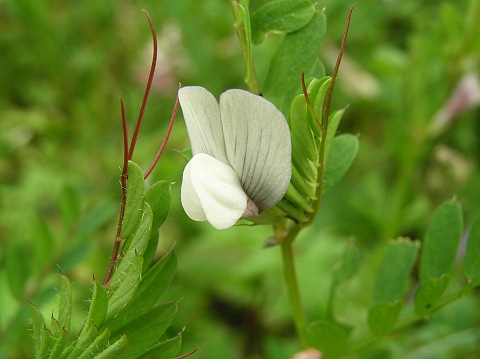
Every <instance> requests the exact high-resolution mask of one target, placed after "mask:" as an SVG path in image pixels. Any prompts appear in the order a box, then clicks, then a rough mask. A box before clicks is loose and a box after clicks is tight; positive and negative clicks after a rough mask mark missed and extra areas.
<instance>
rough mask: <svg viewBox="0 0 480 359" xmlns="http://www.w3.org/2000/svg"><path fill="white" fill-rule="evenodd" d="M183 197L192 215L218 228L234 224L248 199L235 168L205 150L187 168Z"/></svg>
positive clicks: (184, 206)
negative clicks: (205, 152)
mask: <svg viewBox="0 0 480 359" xmlns="http://www.w3.org/2000/svg"><path fill="white" fill-rule="evenodd" d="M181 198H182V205H183V208H184V209H185V212H186V213H187V215H188V216H189V217H190V218H192V219H193V220H197V221H202V220H205V219H206V220H208V222H209V223H210V224H211V225H212V226H213V227H215V228H217V229H226V228H228V227H231V226H233V225H234V224H235V222H237V220H238V219H240V218H241V217H242V215H243V214H244V212H245V210H246V209H247V201H248V196H247V195H246V193H245V192H244V190H243V189H242V186H241V184H240V180H239V179H238V176H237V174H236V173H235V171H234V170H233V169H232V168H231V167H230V166H228V165H226V164H225V163H223V162H221V161H219V160H217V159H215V158H213V157H211V156H209V155H207V154H204V153H199V154H196V155H195V156H193V158H192V160H191V161H190V162H189V163H188V165H187V167H186V168H185V171H184V175H183V183H182V193H181Z"/></svg>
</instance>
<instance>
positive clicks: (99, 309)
mask: <svg viewBox="0 0 480 359" xmlns="http://www.w3.org/2000/svg"><path fill="white" fill-rule="evenodd" d="M107 309H108V293H107V290H106V289H105V287H104V286H103V285H101V284H98V283H97V282H94V283H93V295H92V302H91V304H90V309H89V310H88V315H87V321H86V325H87V327H88V326H92V325H93V326H96V327H97V328H100V326H101V325H102V323H103V321H104V320H105V317H106V316H107Z"/></svg>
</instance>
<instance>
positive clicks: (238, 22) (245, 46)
mask: <svg viewBox="0 0 480 359" xmlns="http://www.w3.org/2000/svg"><path fill="white" fill-rule="evenodd" d="M249 3H250V1H249V0H232V9H233V17H234V21H233V26H234V27H235V32H236V33H237V37H238V41H239V42H240V47H241V49H242V57H243V64H244V65H245V83H246V84H247V87H248V90H249V91H250V92H252V93H255V94H260V85H259V83H258V79H257V72H256V71H255V65H254V63H253V56H252V46H251V43H252V40H251V29H250V14H249V10H248V5H249Z"/></svg>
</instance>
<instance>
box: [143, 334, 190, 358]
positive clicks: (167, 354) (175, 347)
mask: <svg viewBox="0 0 480 359" xmlns="http://www.w3.org/2000/svg"><path fill="white" fill-rule="evenodd" d="M181 347H182V334H181V333H179V334H177V335H176V336H175V337H173V338H171V339H167V340H165V341H163V342H161V343H158V344H157V345H155V346H153V347H151V348H150V349H149V350H147V352H146V353H145V354H140V355H138V356H136V357H135V359H141V358H145V357H146V358H159V359H160V358H165V359H167V358H168V359H170V358H174V357H175V356H177V355H178V353H179V352H180V349H181Z"/></svg>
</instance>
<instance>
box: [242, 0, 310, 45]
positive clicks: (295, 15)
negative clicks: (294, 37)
mask: <svg viewBox="0 0 480 359" xmlns="http://www.w3.org/2000/svg"><path fill="white" fill-rule="evenodd" d="M314 13H315V5H314V4H313V3H312V2H311V1H309V0H274V1H269V2H267V3H266V4H264V5H262V6H260V7H259V8H258V9H257V10H255V11H254V12H253V13H252V19H251V25H252V42H253V43H254V44H259V43H261V42H262V41H263V40H264V38H265V36H266V35H267V34H268V33H270V32H273V33H282V32H286V33H289V32H292V31H295V30H298V29H301V28H302V27H304V26H305V25H306V24H308V22H309V21H310V20H311V18H312V17H313V15H314Z"/></svg>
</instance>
